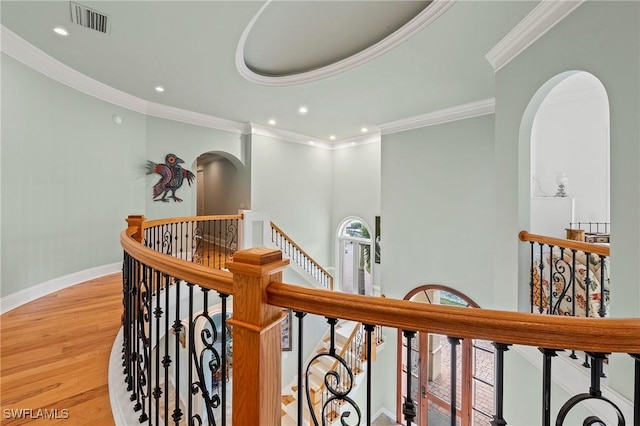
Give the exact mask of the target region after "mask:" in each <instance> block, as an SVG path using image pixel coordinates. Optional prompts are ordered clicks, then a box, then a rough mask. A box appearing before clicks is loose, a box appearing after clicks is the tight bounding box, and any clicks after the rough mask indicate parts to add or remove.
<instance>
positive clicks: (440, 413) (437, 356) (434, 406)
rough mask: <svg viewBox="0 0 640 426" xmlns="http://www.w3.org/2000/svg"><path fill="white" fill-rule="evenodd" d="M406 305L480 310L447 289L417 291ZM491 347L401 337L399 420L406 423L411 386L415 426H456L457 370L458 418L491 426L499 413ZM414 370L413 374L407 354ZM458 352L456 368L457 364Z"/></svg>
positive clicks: (436, 336) (429, 336) (462, 422)
mask: <svg viewBox="0 0 640 426" xmlns="http://www.w3.org/2000/svg"><path fill="white" fill-rule="evenodd" d="M404 300H411V301H415V302H421V303H434V304H440V305H452V306H460V307H467V308H479V306H478V305H477V304H476V303H475V302H474V301H473V300H471V299H470V298H469V297H467V296H466V295H464V294H462V293H460V292H458V291H456V290H453V289H451V288H449V287H445V286H441V285H424V286H420V287H417V288H415V289H413V290H411V291H410V292H409V293H408V294H407V295H406V296H405V297H404ZM493 349H494V348H493V346H492V344H491V342H487V341H483V340H473V339H453V341H452V340H451V339H449V338H448V337H447V336H442V335H439V334H432V333H420V332H418V333H416V334H415V337H413V338H412V339H411V345H410V347H409V346H408V344H407V339H406V338H405V336H403V335H402V334H401V333H398V365H397V373H398V383H397V392H396V395H397V398H398V399H397V411H396V412H397V413H398V414H397V419H396V421H397V422H399V423H403V424H404V418H402V412H403V404H405V401H406V399H407V385H408V381H410V382H411V383H410V385H411V386H410V388H411V395H410V397H411V400H412V402H413V405H414V407H415V411H416V417H415V420H414V421H413V423H412V424H415V425H418V426H427V425H431V426H434V425H436V426H438V425H445V424H451V420H450V419H451V415H452V412H453V410H452V406H451V389H452V383H451V377H452V376H451V372H452V369H455V377H456V383H455V389H456V398H455V415H456V418H457V424H458V425H460V426H469V425H480V424H489V422H490V421H491V420H492V413H493V387H494V382H493V380H494V374H493V360H494V352H493ZM408 351H410V352H411V366H410V367H409V368H407V365H406V361H407V355H408V354H407V352H408ZM452 351H455V358H456V361H455V365H453V364H452V357H451V355H452Z"/></svg>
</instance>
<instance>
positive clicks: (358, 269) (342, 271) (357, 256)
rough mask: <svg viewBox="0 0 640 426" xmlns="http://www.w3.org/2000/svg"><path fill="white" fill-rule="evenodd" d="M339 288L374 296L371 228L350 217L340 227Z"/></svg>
mask: <svg viewBox="0 0 640 426" xmlns="http://www.w3.org/2000/svg"><path fill="white" fill-rule="evenodd" d="M337 252H338V277H339V288H340V289H341V290H342V291H343V292H345V293H356V294H366V295H372V294H373V279H372V272H373V265H372V263H373V259H372V254H373V240H372V237H371V231H370V228H369V226H368V225H367V224H366V223H365V222H364V221H363V220H362V219H360V218H356V217H350V218H347V219H345V220H343V221H342V223H341V224H340V226H339V227H338V250H337Z"/></svg>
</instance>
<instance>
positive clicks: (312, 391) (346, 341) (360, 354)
mask: <svg viewBox="0 0 640 426" xmlns="http://www.w3.org/2000/svg"><path fill="white" fill-rule="evenodd" d="M379 331H380V330H376V331H375V332H374V333H372V357H373V358H372V361H375V355H376V353H377V351H378V350H379V349H381V347H382V346H381V345H382V343H383V340H382V338H381V336H382V335H381V333H380V332H379ZM330 333H331V329H330V328H328V329H327V331H326V332H325V334H324V336H323V337H322V339H320V341H319V342H318V344H317V345H316V347H315V349H314V350H313V351H312V353H311V354H310V355H309V357H308V359H307V360H306V362H305V364H304V367H303V374H305V377H303V384H304V383H308V388H309V389H308V393H309V396H310V399H311V401H312V402H313V404H314V407H313V408H314V413H315V416H316V418H317V419H318V422H319V423H320V424H322V423H323V422H322V419H321V412H322V407H323V406H324V405H325V404H326V406H327V407H326V409H325V416H326V424H328V425H332V424H340V416H341V415H342V413H344V412H348V411H353V410H354V409H353V407H351V406H350V405H349V404H348V403H345V401H343V400H334V401H330V402H329V403H327V401H328V400H329V399H330V398H331V396H332V394H331V393H330V392H329V390H328V389H327V386H326V385H325V378H327V380H328V382H329V383H330V384H331V385H332V387H333V388H334V389H336V390H339V391H340V392H342V391H344V392H346V391H347V390H348V389H349V388H351V391H350V392H349V394H348V396H349V397H353V395H354V394H355V393H356V392H357V389H358V387H359V386H360V384H361V383H362V381H363V380H364V379H365V377H366V374H365V373H366V369H367V358H366V356H367V354H366V353H365V352H366V343H365V335H366V334H365V331H364V329H363V327H362V324H361V323H358V322H353V321H344V320H342V321H339V322H338V323H337V324H336V326H335V335H334V349H335V354H336V355H338V356H339V357H340V358H341V360H343V361H344V364H343V363H342V361H341V360H339V359H338V358H336V357H333V356H331V355H329V353H330V350H331V335H330ZM345 364H346V366H348V367H349V369H350V370H351V372H352V374H353V376H352V377H353V381H351V377H350V375H349V372H348V370H347V368H346V366H345ZM330 372H334V373H332V374H337V375H338V377H339V379H336V378H334V377H332V376H331V375H330V376H327V375H328V374H329V373H330ZM306 393H307V392H306V390H305V389H304V388H303V391H302V395H303V398H304V401H303V406H304V424H313V421H312V419H311V416H310V413H309V408H308V402H307V400H306ZM297 410H298V380H297V377H296V378H294V380H293V382H292V383H290V384H289V385H287V386H285V387H284V388H283V389H282V411H281V413H282V426H289V425H297V424H298V423H297V416H298V415H297V412H298V411H297ZM361 411H362V408H361ZM363 414H364V413H363ZM352 416H355V413H353V414H352Z"/></svg>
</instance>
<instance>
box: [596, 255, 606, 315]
mask: <svg viewBox="0 0 640 426" xmlns="http://www.w3.org/2000/svg"><path fill="white" fill-rule="evenodd" d="M604 259H605V257H604V256H603V255H600V309H599V310H598V315H600V318H604V316H605V315H606V313H607V311H606V309H605V307H604V297H605V294H604V285H605V281H604V272H605V271H604V268H605V265H604Z"/></svg>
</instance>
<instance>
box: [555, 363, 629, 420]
mask: <svg viewBox="0 0 640 426" xmlns="http://www.w3.org/2000/svg"><path fill="white" fill-rule="evenodd" d="M606 355H607V354H603V353H589V356H590V357H591V358H592V360H593V365H592V366H591V386H590V387H589V392H588V393H581V394H578V395H575V396H573V397H571V398H570V399H569V400H568V401H567V402H565V404H564V405H563V406H562V408H560V411H559V412H558V417H557V419H556V426H562V425H564V421H565V419H566V417H567V415H568V414H569V412H570V411H571V410H572V409H573V408H574V407H575V406H576V405H578V404H579V403H581V402H583V401H586V400H589V399H595V400H600V401H603V402H605V403H607V404H609V405H610V406H611V407H612V408H613V410H614V412H615V414H616V417H617V419H618V426H625V424H626V422H625V419H624V415H623V414H622V411H621V410H620V408H618V406H617V405H616V404H614V403H613V402H612V401H611V400H609V399H608V398H606V397H604V396H602V391H601V390H600V375H601V372H602V366H603V363H604V359H605V357H606ZM636 402H637V401H636ZM600 424H605V423H604V422H603V421H602V420H601V419H600V418H599V417H597V416H589V417H587V418H586V419H585V420H584V422H583V425H584V426H591V425H600Z"/></svg>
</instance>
